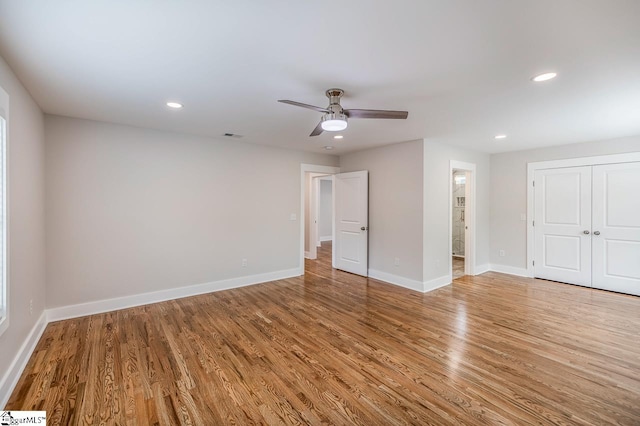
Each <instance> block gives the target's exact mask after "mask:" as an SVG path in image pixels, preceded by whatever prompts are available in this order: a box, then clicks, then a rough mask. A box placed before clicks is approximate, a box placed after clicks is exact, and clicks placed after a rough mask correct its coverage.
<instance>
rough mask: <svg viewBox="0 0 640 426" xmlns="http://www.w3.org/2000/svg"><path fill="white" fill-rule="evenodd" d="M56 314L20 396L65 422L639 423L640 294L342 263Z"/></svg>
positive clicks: (325, 253) (310, 264)
mask: <svg viewBox="0 0 640 426" xmlns="http://www.w3.org/2000/svg"><path fill="white" fill-rule="evenodd" d="M318 254H319V259H318V260H317V261H307V263H306V274H305V276H303V277H296V278H290V279H286V280H280V281H274V282H270V283H265V284H260V285H256V286H250V287H244V288H239V289H234V290H228V291H223V292H217V293H210V294H204V295H200V296H195V297H189V298H184V299H178V300H173V301H168V302H163V303H156V304H153V305H147V306H141V307H135V308H131V309H125V310H121V311H115V312H109V313H105V314H100V315H92V316H89V317H84V318H76V319H71V320H66V321H59V322H55V323H51V324H49V325H48V326H47V329H46V330H45V332H44V334H43V336H42V338H41V340H40V342H39V343H38V345H37V347H36V349H35V351H34V353H33V355H32V357H31V359H30V361H29V363H28V365H27V367H26V369H25V371H24V373H23V375H22V377H21V379H20V381H19V383H18V385H17V386H16V389H15V390H14V392H13V394H12V396H11V398H10V400H9V403H8V404H7V407H6V408H7V409H11V410H20V409H31V410H36V409H38V410H40V409H42V410H47V412H48V413H49V417H48V420H49V423H50V424H60V425H75V424H127V425H148V424H149V425H174V424H176V425H178V424H179V425H212V424H242V425H244V424H312V425H321V424H363V425H377V424H443V425H444V424H447V425H448V424H460V425H469V424H479V425H485V424H623V425H634V424H635V425H637V424H640V298H639V297H633V296H626V295H622V294H616V293H609V292H605V291H600V290H592V289H587V288H582V287H576V286H570V285H563V284H559V283H552V282H548V281H542V280H533V279H525V278H518V277H513V276H509V275H504V274H498V273H486V274H483V275H480V276H477V277H469V276H463V277H461V278H458V279H456V280H455V281H454V283H453V284H452V285H451V286H447V287H443V288H441V289H438V290H435V291H433V292H430V293H427V294H421V293H417V292H413V291H411V290H408V289H404V288H401V287H396V286H392V285H388V284H385V283H382V282H379V281H376V280H372V279H367V278H364V277H359V276H356V275H352V274H348V273H344V272H341V271H336V270H334V269H332V268H331V264H330V256H331V246H330V243H323V246H322V247H321V248H319V250H318Z"/></svg>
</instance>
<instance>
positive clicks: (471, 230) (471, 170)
mask: <svg viewBox="0 0 640 426" xmlns="http://www.w3.org/2000/svg"><path fill="white" fill-rule="evenodd" d="M454 170H464V171H465V172H466V173H465V176H466V177H467V179H466V181H465V189H464V192H465V202H464V219H465V232H464V237H465V238H464V240H465V241H464V273H465V275H475V274H476V186H477V185H476V176H477V175H476V165H475V163H466V162H464V161H457V160H451V161H450V162H449V208H448V211H449V253H448V254H449V255H448V259H449V281H452V280H453V255H452V253H453V171H454Z"/></svg>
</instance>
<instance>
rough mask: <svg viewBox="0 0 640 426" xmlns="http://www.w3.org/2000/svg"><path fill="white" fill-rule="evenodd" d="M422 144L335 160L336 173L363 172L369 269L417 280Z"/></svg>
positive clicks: (372, 151)
mask: <svg viewBox="0 0 640 426" xmlns="http://www.w3.org/2000/svg"><path fill="white" fill-rule="evenodd" d="M422 146H423V142H422V140H419V141H411V142H404V143H399V144H395V145H388V146H384V147H381V148H374V149H368V150H365V151H359V152H354V153H351V154H346V155H343V156H341V157H340V172H341V173H346V172H353V171H358V170H368V171H369V268H370V269H373V270H374V271H378V272H382V273H385V274H391V275H393V276H398V277H402V278H408V279H410V280H414V281H419V282H422ZM448 202H449V201H448V198H447V203H448ZM396 257H397V258H399V259H400V265H399V266H394V259H395V258H396Z"/></svg>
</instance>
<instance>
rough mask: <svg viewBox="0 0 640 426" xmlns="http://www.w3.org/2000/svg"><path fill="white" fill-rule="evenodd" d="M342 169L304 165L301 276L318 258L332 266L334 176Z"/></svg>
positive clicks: (302, 176) (302, 170)
mask: <svg viewBox="0 0 640 426" xmlns="http://www.w3.org/2000/svg"><path fill="white" fill-rule="evenodd" d="M339 172H340V169H339V168H338V167H330V166H316V165H311V164H302V167H301V190H300V198H301V209H300V265H301V266H300V269H301V270H300V274H301V275H303V274H304V270H305V259H308V260H311V261H315V260H318V257H319V255H320V257H323V258H325V260H326V259H328V261H329V265H330V264H331V256H332V239H333V175H334V174H336V173H339Z"/></svg>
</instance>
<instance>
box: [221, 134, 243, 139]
mask: <svg viewBox="0 0 640 426" xmlns="http://www.w3.org/2000/svg"><path fill="white" fill-rule="evenodd" d="M222 136H226V137H228V138H236V139H239V138H241V137H242V135H236V134H235V133H225V134H223V135H222Z"/></svg>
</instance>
